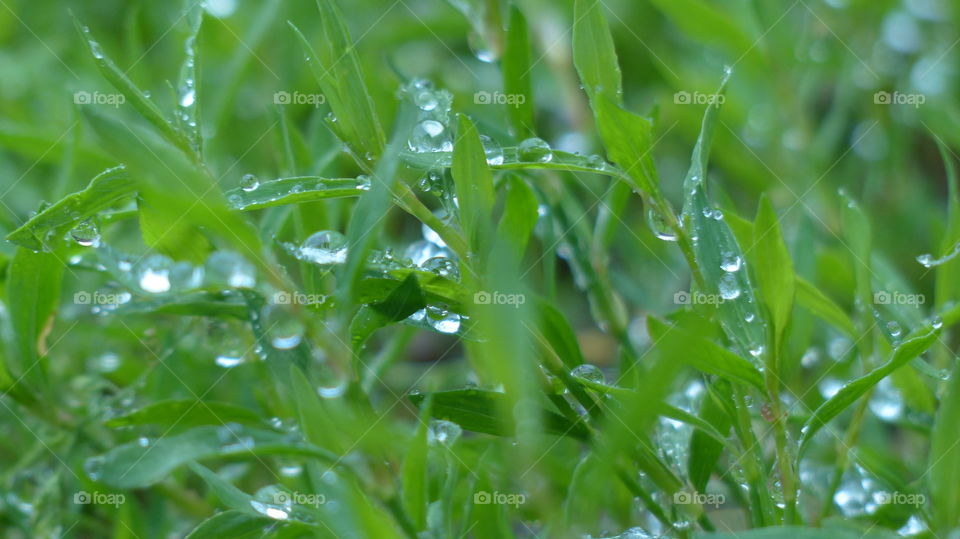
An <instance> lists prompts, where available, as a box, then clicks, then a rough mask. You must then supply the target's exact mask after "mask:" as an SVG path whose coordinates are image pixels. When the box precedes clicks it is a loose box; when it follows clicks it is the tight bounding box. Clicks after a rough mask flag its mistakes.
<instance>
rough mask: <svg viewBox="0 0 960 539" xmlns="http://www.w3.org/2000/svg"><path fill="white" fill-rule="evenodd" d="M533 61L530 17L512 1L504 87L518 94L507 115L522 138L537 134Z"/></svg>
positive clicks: (514, 130)
mask: <svg viewBox="0 0 960 539" xmlns="http://www.w3.org/2000/svg"><path fill="white" fill-rule="evenodd" d="M532 64H533V62H532V59H531V49H530V33H529V31H528V29H527V19H526V17H524V16H523V12H522V11H520V8H518V7H517V6H516V5H514V4H511V5H510V25H509V27H508V28H507V43H506V48H505V49H504V53H503V89H504V92H505V93H506V94H507V95H508V96H516V97H518V99H517V104H516V105H508V106H507V116H508V117H509V118H510V124H511V126H512V127H513V132H514V134H515V135H516V136H517V138H521V139H524V138H527V137H531V136H533V133H534V118H533V113H534V110H535V107H534V104H533V85H532V84H531V82H530V76H531V73H530V72H531V70H532V69H533V65H532ZM519 96H523V99H522V100H520V99H519ZM521 101H522V102H521Z"/></svg>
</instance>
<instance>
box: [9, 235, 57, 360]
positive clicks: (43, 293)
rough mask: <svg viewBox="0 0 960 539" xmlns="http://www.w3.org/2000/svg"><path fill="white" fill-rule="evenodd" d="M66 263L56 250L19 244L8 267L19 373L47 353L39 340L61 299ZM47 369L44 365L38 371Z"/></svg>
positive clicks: (11, 316) (11, 314)
mask: <svg viewBox="0 0 960 539" xmlns="http://www.w3.org/2000/svg"><path fill="white" fill-rule="evenodd" d="M63 270H64V265H63V262H61V261H60V259H59V258H58V257H57V255H56V254H53V253H43V252H38V253H35V252H33V251H31V250H29V249H25V248H23V247H18V248H17V251H16V253H15V254H14V256H13V260H12V261H11V262H10V266H9V268H8V270H7V283H6V289H7V299H8V300H9V302H10V318H11V323H12V325H13V329H14V332H15V334H16V343H17V347H18V348H19V350H20V369H19V372H18V373H14V374H20V375H26V373H27V372H28V371H30V370H32V369H33V367H34V365H35V364H36V363H37V361H40V359H41V357H42V356H43V355H44V352H43V349H44V348H45V346H46V345H45V344H43V343H41V342H40V339H41V337H42V335H43V334H44V328H45V327H46V326H47V325H48V324H50V323H51V320H50V318H51V316H53V311H54V309H56V307H57V303H58V302H59V301H60V282H61V280H62V279H63ZM36 372H37V373H39V374H42V373H43V372H45V368H44V367H43V365H41V366H40V368H39V369H37V371H36Z"/></svg>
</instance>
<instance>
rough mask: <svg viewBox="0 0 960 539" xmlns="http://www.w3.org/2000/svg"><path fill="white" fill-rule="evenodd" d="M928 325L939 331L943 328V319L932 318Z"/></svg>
mask: <svg viewBox="0 0 960 539" xmlns="http://www.w3.org/2000/svg"><path fill="white" fill-rule="evenodd" d="M930 325H931V326H933V329H940V328H942V327H943V318H940V317H939V316H934V317H933V318H931V319H930Z"/></svg>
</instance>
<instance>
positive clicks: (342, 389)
mask: <svg viewBox="0 0 960 539" xmlns="http://www.w3.org/2000/svg"><path fill="white" fill-rule="evenodd" d="M349 387H350V382H349V380H346V379H343V380H341V381H339V382H337V383H334V384H328V385H322V386H319V387H317V394H318V395H320V396H321V397H323V398H325V399H336V398H340V397H342V396H343V395H345V394H346V393H347V389H348V388H349Z"/></svg>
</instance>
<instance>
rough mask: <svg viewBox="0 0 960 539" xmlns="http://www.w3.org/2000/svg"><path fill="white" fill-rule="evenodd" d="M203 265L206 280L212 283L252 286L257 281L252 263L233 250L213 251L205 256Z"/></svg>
mask: <svg viewBox="0 0 960 539" xmlns="http://www.w3.org/2000/svg"><path fill="white" fill-rule="evenodd" d="M205 267H206V274H207V281H208V282H210V283H212V284H217V285H222V284H226V285H227V286H230V287H231V288H253V286H254V285H255V284H256V283H257V278H256V270H255V269H254V267H253V264H252V263H250V262H248V261H247V259H245V258H243V257H242V256H240V255H239V254H237V253H235V252H233V251H216V252H214V253H213V254H211V255H210V256H209V257H208V258H207V262H206V264H205Z"/></svg>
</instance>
